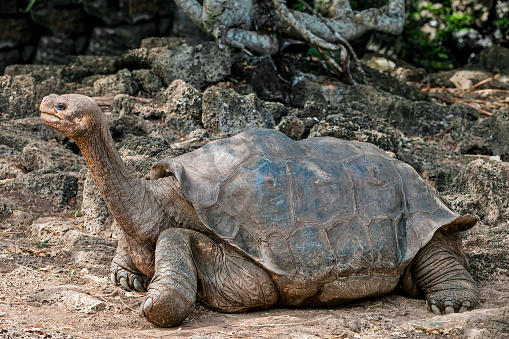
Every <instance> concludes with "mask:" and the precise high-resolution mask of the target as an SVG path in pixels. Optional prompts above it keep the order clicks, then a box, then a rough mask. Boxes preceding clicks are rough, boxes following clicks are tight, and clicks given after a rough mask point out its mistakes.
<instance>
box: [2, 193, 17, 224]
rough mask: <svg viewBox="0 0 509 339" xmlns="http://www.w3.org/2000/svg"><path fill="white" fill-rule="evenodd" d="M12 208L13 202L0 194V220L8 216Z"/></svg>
mask: <svg viewBox="0 0 509 339" xmlns="http://www.w3.org/2000/svg"><path fill="white" fill-rule="evenodd" d="M13 209H14V204H13V203H12V202H11V201H10V200H8V199H6V198H4V197H2V196H0V222H2V221H4V220H5V219H7V218H9V217H10V216H11V215H12V210H13Z"/></svg>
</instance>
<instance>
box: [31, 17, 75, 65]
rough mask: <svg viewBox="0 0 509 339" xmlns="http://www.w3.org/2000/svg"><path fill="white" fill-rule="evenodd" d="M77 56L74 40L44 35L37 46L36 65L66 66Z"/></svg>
mask: <svg viewBox="0 0 509 339" xmlns="http://www.w3.org/2000/svg"><path fill="white" fill-rule="evenodd" d="M63 12H65V11H63ZM75 54H76V48H75V45H74V41H73V39H69V37H66V36H59V35H43V36H42V37H41V38H40V39H39V44H38V45H37V50H36V53H35V59H34V63H35V64H43V65H65V64H67V63H69V62H70V61H71V60H72V58H71V56H72V55H75Z"/></svg>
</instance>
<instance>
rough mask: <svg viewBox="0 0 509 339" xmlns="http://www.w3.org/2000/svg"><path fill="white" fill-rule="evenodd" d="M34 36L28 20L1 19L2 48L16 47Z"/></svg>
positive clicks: (0, 36)
mask: <svg viewBox="0 0 509 339" xmlns="http://www.w3.org/2000/svg"><path fill="white" fill-rule="evenodd" d="M33 36H34V34H33V31H32V29H31V27H30V22H29V20H28V19H27V18H16V17H12V16H11V17H7V18H6V17H2V18H0V48H5V47H14V46H17V45H18V44H20V43H24V42H28V41H30V40H31V39H32V38H33Z"/></svg>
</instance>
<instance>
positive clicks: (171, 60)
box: [152, 42, 231, 89]
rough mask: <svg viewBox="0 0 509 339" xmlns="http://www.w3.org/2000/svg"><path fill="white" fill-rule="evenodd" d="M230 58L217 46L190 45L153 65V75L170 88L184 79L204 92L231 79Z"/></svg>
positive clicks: (177, 49) (176, 50)
mask: <svg viewBox="0 0 509 339" xmlns="http://www.w3.org/2000/svg"><path fill="white" fill-rule="evenodd" d="M230 67H231V60H230V54H229V53H228V52H227V51H226V50H225V49H220V48H219V47H217V45H216V44H215V43H213V42H205V43H203V44H201V45H198V46H196V47H190V46H188V45H187V44H184V45H181V46H179V47H177V48H174V49H172V50H169V51H168V52H166V53H164V54H162V55H160V56H159V57H157V58H156V59H155V60H154V62H153V63H152V71H153V72H154V73H155V74H157V76H159V78H161V80H162V81H163V83H164V84H165V85H166V86H168V85H169V84H171V82H172V81H173V80H175V79H181V80H183V81H185V82H187V83H189V84H190V85H192V86H194V87H196V88H199V89H201V88H202V87H203V86H205V85H207V84H213V83H217V82H219V81H221V80H223V79H225V78H226V77H227V76H229V75H230Z"/></svg>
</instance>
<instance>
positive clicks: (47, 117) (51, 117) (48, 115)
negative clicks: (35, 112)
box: [41, 107, 62, 122]
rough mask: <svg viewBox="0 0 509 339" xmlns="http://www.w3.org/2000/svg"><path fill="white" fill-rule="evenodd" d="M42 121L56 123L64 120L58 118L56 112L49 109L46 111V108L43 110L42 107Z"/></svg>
mask: <svg viewBox="0 0 509 339" xmlns="http://www.w3.org/2000/svg"><path fill="white" fill-rule="evenodd" d="M41 119H42V121H44V122H55V121H60V120H62V118H60V117H59V116H57V115H56V114H55V112H54V111H52V110H51V109H47V108H46V109H45V108H42V107H41Z"/></svg>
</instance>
